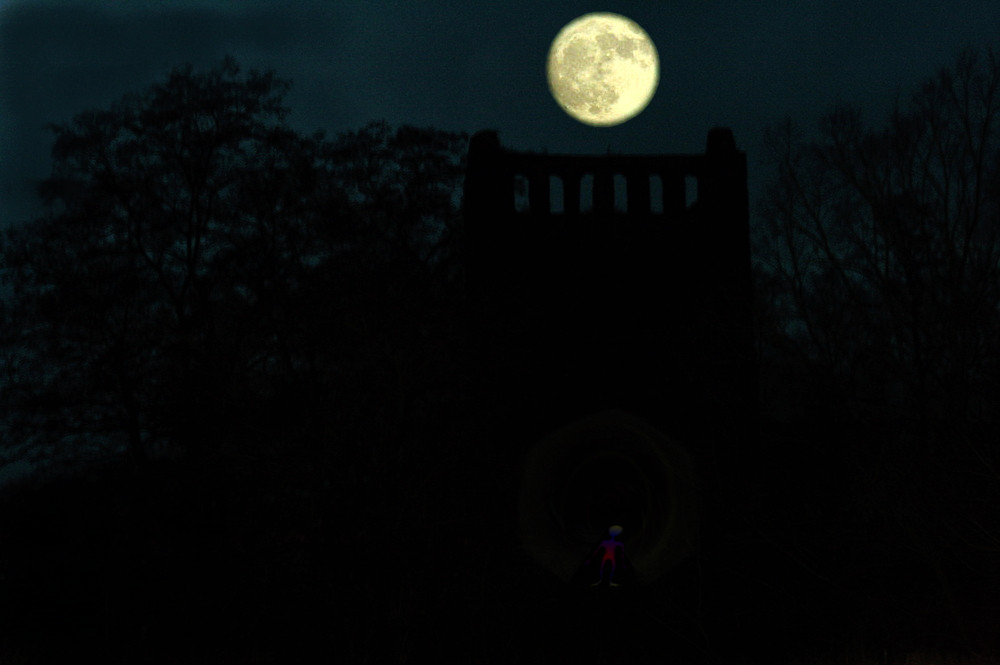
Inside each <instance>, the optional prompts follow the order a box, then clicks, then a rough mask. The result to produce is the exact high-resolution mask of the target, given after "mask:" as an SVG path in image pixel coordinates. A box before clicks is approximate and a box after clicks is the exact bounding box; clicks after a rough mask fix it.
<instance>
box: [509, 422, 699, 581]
mask: <svg viewBox="0 0 1000 665" xmlns="http://www.w3.org/2000/svg"><path fill="white" fill-rule="evenodd" d="M595 460H618V466H617V467H616V468H617V469H619V470H627V469H634V470H635V471H636V473H633V474H631V475H628V474H624V473H620V474H618V475H619V477H618V478H616V479H609V480H608V482H609V483H611V485H612V488H611V489H612V490H616V489H618V488H619V487H621V488H622V489H623V490H624V491H625V493H626V495H627V496H628V497H631V500H635V499H636V497H638V501H637V503H639V504H642V505H641V506H637V507H635V510H637V511H638V512H639V514H641V515H642V518H641V520H640V522H641V523H637V524H632V525H631V528H630V525H629V524H624V528H625V530H624V532H623V534H622V538H623V542H625V543H626V550H625V552H626V557H627V558H628V559H629V560H630V561H631V563H632V566H633V567H634V569H635V572H636V583H639V584H648V583H651V582H653V581H655V580H656V579H658V578H659V577H661V576H662V575H663V574H664V573H666V572H667V571H668V570H670V568H672V567H673V566H674V565H675V564H677V563H678V562H680V561H681V560H683V559H685V558H687V557H688V556H690V555H692V554H693V553H694V552H695V551H696V550H697V542H698V528H697V522H698V519H697V513H698V500H697V478H696V475H695V471H694V468H693V464H692V462H691V460H690V457H689V456H688V454H687V453H686V452H685V451H684V450H683V448H681V446H680V445H678V444H677V443H675V442H673V441H671V440H670V439H669V438H668V437H666V436H665V435H664V434H663V433H662V432H660V431H659V430H658V429H656V428H655V427H653V426H651V425H650V424H649V423H647V422H645V421H643V420H641V419H639V418H636V417H634V416H632V415H630V414H627V413H625V412H623V411H619V410H611V411H604V412H601V413H598V414H595V415H593V416H590V417H588V418H585V419H583V420H580V421H578V422H575V423H572V424H570V425H568V426H566V427H564V428H562V429H559V430H558V431H556V432H553V433H552V434H550V435H549V436H547V437H545V438H544V439H543V440H541V441H540V442H539V443H538V444H537V445H536V446H535V447H534V448H533V449H532V450H531V451H530V452H529V454H528V456H527V457H526V459H525V464H524V469H523V473H522V482H521V488H520V493H519V496H518V518H519V532H520V537H521V544H522V546H523V547H524V549H525V551H526V552H527V553H528V555H529V556H530V557H531V558H532V559H533V560H534V561H535V562H536V563H538V564H539V565H540V566H541V567H542V568H543V569H545V570H547V571H548V572H550V573H551V574H553V575H555V576H556V577H558V578H559V579H560V580H562V581H564V582H566V583H570V582H572V580H573V579H574V576H575V575H577V573H578V572H579V571H580V569H581V564H582V562H583V561H584V560H585V559H586V557H587V556H588V554H589V553H590V551H591V550H592V549H593V547H594V545H595V543H596V542H597V541H599V540H600V539H601V538H603V537H604V535H605V534H606V533H607V529H608V527H609V526H610V525H611V524H612V523H616V524H618V523H621V522H617V521H616V522H608V523H607V524H603V523H602V522H601V521H600V520H599V519H598V520H593V519H592V516H591V515H589V514H586V513H587V511H588V510H590V509H591V508H593V506H592V505H591V506H588V505H587V503H586V501H588V500H589V499H588V498H586V497H584V495H583V494H580V496H579V497H576V496H574V495H572V493H573V492H577V493H580V492H585V491H586V490H585V489H580V490H577V489H575V487H574V486H573V485H567V482H566V481H567V479H568V478H578V479H582V480H584V481H585V480H586V475H582V476H581V474H587V473H592V472H593V471H592V470H587V469H582V468H581V467H585V466H587V465H588V464H593V463H594V461H595ZM604 468H607V467H604ZM627 475H628V477H625V476H627ZM630 480H632V481H638V482H635V483H630V482H629V481H630ZM576 482H578V481H577V480H574V483H576ZM616 483H617V485H616ZM585 484H586V483H584V485H585ZM637 488H638V491H637ZM594 491H595V492H598V493H599V492H600V491H602V490H601V488H600V487H596V488H594ZM566 493H570V494H571V495H570V496H567V495H566ZM553 496H557V497H558V498H559V500H558V501H556V502H553ZM578 498H579V499H580V501H579V503H578V504H576V505H579V506H581V507H580V508H579V509H577V508H575V507H574V501H575V500H577V499H578ZM598 498H600V495H599V494H598ZM599 507H600V506H598V508H599ZM626 508H627V509H631V507H629V506H627V507H626ZM606 517H608V518H609V519H610V514H608V515H607V516H606Z"/></svg>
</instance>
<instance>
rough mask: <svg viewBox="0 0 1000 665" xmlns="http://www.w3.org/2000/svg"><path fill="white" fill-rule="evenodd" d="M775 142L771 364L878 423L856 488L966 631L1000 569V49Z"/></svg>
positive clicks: (775, 134)
mask: <svg viewBox="0 0 1000 665" xmlns="http://www.w3.org/2000/svg"><path fill="white" fill-rule="evenodd" d="M768 144H769V148H770V158H771V160H772V161H773V163H774V164H775V166H776V171H777V174H776V177H775V178H774V180H773V181H772V183H771V186H770V187H769V189H768V191H767V194H766V197H765V199H764V201H763V203H762V205H761V208H760V215H759V218H760V220H761V223H762V225H761V229H760V233H759V234H758V237H757V238H756V256H757V266H756V269H757V271H758V275H759V281H758V286H759V287H763V290H762V291H761V293H759V294H758V299H759V309H760V313H761V315H760V317H759V318H760V321H759V325H764V324H766V326H767V328H768V329H767V330H766V335H764V336H763V339H766V340H767V346H768V348H767V349H766V353H764V354H763V357H764V358H765V359H767V361H768V362H767V364H766V365H765V374H770V375H771V376H772V385H774V384H779V385H780V384H781V383H784V384H785V390H784V393H783V395H782V397H781V398H780V399H789V396H790V395H797V396H798V400H799V404H798V412H799V414H800V415H802V414H805V415H809V414H813V415H815V414H820V415H822V416H823V417H825V418H827V419H831V420H832V419H837V420H840V421H853V422H856V423H857V422H860V423H863V427H861V428H860V429H858V428H855V430H854V431H855V432H864V434H863V435H862V436H863V437H864V440H863V441H856V442H854V443H855V444H856V445H854V446H853V447H852V448H851V450H850V451H841V452H840V453H839V454H841V455H842V456H846V458H847V459H848V464H849V465H853V466H854V468H855V469H856V470H857V473H856V477H855V478H854V479H853V481H852V482H853V483H854V486H853V487H852V488H851V490H850V493H849V494H850V496H849V497H848V501H854V502H856V505H855V507H856V509H857V511H858V514H860V515H864V514H867V515H870V516H872V517H871V521H870V523H868V524H869V527H870V530H869V531H868V532H867V534H868V535H867V539H868V540H869V541H872V542H873V541H880V542H882V543H883V544H885V546H886V548H887V550H888V551H891V553H892V555H893V556H896V557H898V556H900V554H901V551H900V547H901V546H902V547H904V548H905V549H906V551H908V552H910V553H911V554H912V556H913V557H915V558H916V559H917V560H919V562H920V564H919V565H920V566H922V567H923V569H924V570H926V571H928V575H929V577H930V579H931V580H932V583H933V584H934V585H935V588H936V589H937V592H938V596H937V601H936V602H937V604H938V605H939V606H941V607H945V608H947V609H948V610H949V611H950V615H951V617H952V619H953V620H954V624H953V625H954V626H955V627H957V628H958V629H959V630H960V631H964V630H965V628H966V625H967V622H966V617H967V614H966V612H965V610H963V609H962V607H963V602H961V601H960V599H959V596H960V595H961V594H962V593H966V594H969V593H971V592H968V591H967V589H966V591H962V587H963V583H962V582H961V581H960V580H961V578H962V577H963V575H965V576H967V575H968V572H969V571H973V574H974V575H978V576H979V578H980V579H983V580H987V579H988V580H989V583H990V584H993V585H995V584H997V583H998V582H1000V580H997V579H996V575H995V572H991V570H992V568H991V567H990V565H989V563H988V561H989V560H990V559H991V557H993V556H995V552H996V551H997V546H998V542H997V539H996V537H995V535H991V534H995V528H996V525H997V523H998V521H1000V516H998V515H997V514H996V511H995V510H987V509H986V506H995V505H997V501H998V500H1000V497H998V493H997V487H998V486H1000V483H998V482H997V481H998V479H1000V466H998V462H1000V455H998V453H1000V450H998V448H997V446H996V440H997V439H996V435H997V427H998V425H1000V410H998V408H997V407H998V405H1000V334H998V332H1000V185H998V183H1000V53H998V52H997V51H996V50H994V49H987V50H985V51H983V50H979V51H977V50H973V49H969V50H965V51H963V52H962V53H961V54H960V55H959V57H958V58H957V60H956V61H955V63H954V64H953V65H952V66H951V67H947V68H944V69H942V70H941V71H940V72H939V73H938V74H937V75H936V76H935V77H933V78H932V79H930V80H928V81H927V82H926V83H925V84H924V85H923V86H922V87H921V88H920V89H919V90H918V91H917V92H916V93H915V94H913V95H912V97H910V98H909V99H908V100H906V101H900V100H897V102H896V104H895V105H894V108H893V110H892V112H891V113H890V115H889V117H888V118H887V121H886V123H885V125H884V127H882V128H881V129H876V128H872V127H869V126H868V125H866V124H865V121H864V119H863V117H862V114H861V112H860V111H859V110H857V109H851V108H838V109H836V110H834V111H833V112H831V113H829V114H828V115H827V116H826V117H825V118H824V119H823V120H822V122H821V124H820V136H819V138H818V139H817V140H813V141H806V140H804V139H803V137H802V136H801V134H800V133H799V130H798V129H797V128H796V127H795V126H794V125H793V124H792V123H791V122H790V121H786V122H785V123H783V124H781V125H779V126H778V127H776V128H774V129H772V130H771V131H770V133H769V136H768ZM776 376H777V377H778V378H773V377H776ZM823 422H829V420H826V421H823ZM841 443H844V442H842V441H838V444H841ZM872 506H877V507H876V508H874V509H872V508H871V507H872ZM866 519H867V518H866ZM887 524H891V525H892V526H891V528H890V527H887V526H886V525H887ZM889 534H891V535H889ZM955 561H961V565H959V566H956V565H955V564H954V562H955ZM956 571H959V572H958V573H956ZM962 571H964V572H962ZM966 587H967V585H966ZM967 597H968V596H967ZM928 611H930V610H928ZM965 637H966V642H967V643H968V635H967V634H966V636H965Z"/></svg>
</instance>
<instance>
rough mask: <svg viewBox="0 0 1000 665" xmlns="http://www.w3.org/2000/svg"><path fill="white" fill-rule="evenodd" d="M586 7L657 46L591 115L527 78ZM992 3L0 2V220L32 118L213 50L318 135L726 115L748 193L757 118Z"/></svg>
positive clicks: (869, 106) (533, 144)
mask: <svg viewBox="0 0 1000 665" xmlns="http://www.w3.org/2000/svg"><path fill="white" fill-rule="evenodd" d="M591 11H611V12H616V13H619V14H624V15H626V16H628V17H630V18H632V19H634V20H635V21H637V22H638V23H639V24H640V25H641V26H642V27H643V28H644V29H645V30H646V31H647V32H648V33H649V34H650V36H651V37H652V39H653V40H654V42H655V44H656V48H657V50H658V51H659V55H660V62H661V73H660V85H659V89H658V91H657V93H656V95H655V97H654V98H653V100H652V102H651V103H650V105H649V107H648V108H647V109H646V110H645V112H643V113H642V114H640V115H639V116H638V117H636V118H634V119H632V120H630V121H628V122H626V123H624V124H623V125H619V126H616V127H610V128H594V127H589V126H586V125H583V124H580V123H579V122H577V121H575V120H573V119H572V118H570V117H569V116H567V115H566V114H565V113H563V112H562V111H561V110H560V109H559V108H558V106H557V105H556V104H555V102H554V101H553V100H552V98H551V96H550V94H549V91H548V88H547V84H546V80H545V58H546V54H547V51H548V48H549V45H550V43H551V41H552V39H553V37H554V36H555V35H556V33H557V32H558V31H559V29H560V28H562V26H564V25H565V24H566V23H567V22H569V21H570V20H572V19H573V18H576V17H577V16H580V15H582V14H585V13H587V12H591ZM998 15H1000V2H997V1H995V0H992V1H991V0H978V1H963V2H960V1H953V2H926V1H914V0H907V1H906V2H902V1H897V0H883V1H880V2H870V0H838V1H836V2H833V1H813V0H796V1H795V2H746V1H735V0H729V1H721V0H717V1H707V0H686V1H684V0H642V1H634V2H607V3H604V4H599V5H595V4H593V3H585V2H573V1H569V0H567V1H560V0H546V2H537V1H536V0H509V1H508V2H502V3H500V2H493V1H480V0H425V1H422V2H412V1H411V0H379V1H378V2H375V1H372V0H337V1H336V2H329V1H321V0H298V1H296V2H290V3H289V2H281V3H278V2H265V1H263V0H257V1H253V0H177V1H171V2H152V1H148V0H146V1H144V0H129V1H128V2H121V1H114V0H63V1H54V2H44V1H40V0H4V1H3V2H2V7H0V205H2V207H0V224H2V225H4V226H6V225H7V224H9V223H11V222H12V221H13V222H16V221H22V220H24V219H27V218H30V217H31V216H32V215H33V214H35V213H37V208H36V207H35V205H36V204H35V203H34V197H33V189H34V184H33V183H35V182H37V181H38V180H40V179H42V178H44V177H45V176H46V175H47V174H48V170H49V146H50V144H51V138H52V135H51V134H50V133H48V132H46V131H45V130H44V125H45V123H47V122H65V121H68V120H70V119H71V118H72V117H73V116H74V115H75V114H76V113H78V112H80V111H82V110H84V109H87V108H106V107H107V106H108V105H110V104H111V103H112V102H113V101H115V100H117V99H118V98H119V97H120V96H121V95H122V94H124V93H126V92H132V91H140V90H144V89H145V88H147V87H149V86H150V85H152V84H153V83H155V82H157V81H159V80H162V79H163V77H165V75H166V74H167V72H168V71H169V70H170V69H172V68H173V67H175V66H178V65H181V64H184V63H191V64H193V65H194V66H195V67H196V68H199V69H201V70H205V69H208V68H210V67H212V66H214V65H217V64H218V63H219V62H220V61H221V59H222V58H223V57H224V56H225V55H226V54H231V55H233V56H235V57H236V58H237V59H238V61H239V62H240V64H241V65H242V67H243V69H244V70H248V69H252V68H253V69H260V70H268V69H273V70H275V71H276V72H277V73H278V75H279V76H282V77H284V78H290V79H291V80H292V82H293V86H294V87H293V89H292V91H291V92H290V94H289V95H288V97H287V99H286V101H287V103H288V105H289V106H290V108H291V110H292V115H291V118H290V120H291V122H292V124H293V125H294V126H295V127H296V128H298V129H300V130H303V131H307V132H311V131H313V130H316V129H322V130H325V131H326V132H327V133H329V134H336V133H338V132H341V131H345V130H353V129H357V128H359V127H361V126H363V125H364V124H365V123H367V122H369V121H371V120H376V119H385V120H387V121H389V122H390V123H392V124H394V125H398V124H413V125H418V126H432V127H436V128H440V129H445V130H461V131H467V132H470V133H472V132H475V131H477V130H480V129H486V128H492V129H497V130H499V132H500V138H501V140H502V141H503V142H504V143H505V144H506V145H507V146H509V147H511V148H514V149H519V150H548V151H549V152H553V153H558V152H579V153H604V152H606V151H607V150H609V149H610V150H612V151H615V152H623V153H657V152H677V153H692V152H701V151H702V150H704V142H705V136H706V132H707V130H708V129H709V128H710V127H713V126H717V125H727V126H730V127H732V129H733V131H734V133H735V136H736V140H737V143H738V146H739V147H740V148H741V149H743V150H745V151H747V153H748V157H749V166H750V190H751V197H752V198H753V197H754V194H755V192H756V191H758V190H759V187H760V186H761V183H762V182H763V180H764V179H766V177H767V173H766V172H762V171H761V167H762V165H761V163H760V154H761V150H760V148H761V139H762V135H763V130H764V128H766V127H767V126H769V125H772V124H773V123H775V122H777V121H780V120H781V119H782V118H784V117H785V116H792V117H793V118H795V119H796V120H797V121H798V122H800V123H801V124H802V125H803V126H804V127H806V128H812V127H814V126H815V124H816V121H817V120H818V119H819V117H820V116H821V115H822V113H823V112H824V111H825V110H826V109H828V108H829V107H830V105H832V104H835V103H838V102H846V103H852V104H859V105H862V106H863V107H864V108H865V110H866V112H867V113H868V114H869V119H871V120H878V118H879V117H880V116H881V115H882V114H884V112H885V110H886V108H887V107H888V105H889V104H891V101H892V99H893V98H894V96H895V95H896V94H897V93H902V94H904V95H905V94H908V93H909V92H910V91H912V90H913V89H914V87H915V86H916V85H918V84H919V83H920V82H921V81H923V80H924V79H926V78H928V77H929V76H931V75H932V74H933V73H934V72H935V71H936V70H937V69H938V68H940V67H942V66H945V65H949V64H951V62H952V61H953V59H954V57H955V55H956V54H957V52H958V50H959V49H960V48H961V47H962V46H964V45H983V44H985V43H987V41H988V40H989V39H990V38H992V37H995V27H996V25H997V23H996V17H997V16H998Z"/></svg>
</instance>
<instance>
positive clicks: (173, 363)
mask: <svg viewBox="0 0 1000 665" xmlns="http://www.w3.org/2000/svg"><path fill="white" fill-rule="evenodd" d="M288 88H289V84H288V82H286V81H283V80H281V79H279V78H278V77H276V76H275V75H274V74H273V73H259V72H250V73H249V74H248V75H241V73H240V69H239V66H238V65H237V63H236V62H235V61H234V60H233V59H231V58H227V59H226V60H225V61H223V62H222V63H221V64H220V65H219V66H218V67H216V68H215V69H213V70H211V71H209V72H206V73H196V72H194V71H193V70H192V68H191V67H190V66H187V67H182V68H179V69H176V70H174V71H173V72H172V73H170V75H169V76H168V77H167V79H166V80H165V81H164V82H162V83H159V84H157V85H154V86H153V87H151V88H150V89H148V90H146V91H145V92H143V93H141V94H130V95H126V96H124V97H123V98H122V99H121V100H120V101H119V102H117V103H116V104H114V105H113V106H112V107H111V108H110V109H108V110H98V111H89V112H85V113H81V114H79V115H78V116H76V117H75V118H74V120H73V122H72V123H70V124H68V125H60V126H52V127H51V128H52V130H53V131H54V132H55V134H56V140H55V142H54V145H53V150H52V157H53V170H52V175H51V176H50V177H49V178H48V179H47V180H45V181H44V183H43V184H42V185H41V187H40V194H41V196H42V197H43V198H44V200H45V202H46V204H47V206H48V213H47V214H46V215H45V216H44V217H43V218H41V219H37V220H34V221H32V222H30V223H27V224H24V225H22V226H21V227H20V228H17V229H15V230H13V231H11V232H10V233H9V234H8V235H7V236H6V238H5V239H4V245H3V256H4V273H3V276H4V278H5V281H6V282H7V283H8V284H9V286H10V288H11V290H12V292H13V296H12V298H11V299H10V302H9V303H7V306H6V307H5V317H6V321H5V325H4V328H3V335H4V338H3V340H2V341H3V347H4V349H5V351H6V356H5V360H6V362H5V363H4V371H5V373H6V378H7V383H6V386H5V387H4V394H5V398H6V399H5V404H6V407H7V413H6V416H7V417H6V421H7V423H8V424H7V427H8V429H9V438H8V440H9V441H12V442H19V444H21V448H20V449H21V450H22V451H28V453H29V454H30V455H32V456H33V457H34V458H37V459H42V458H48V459H51V458H54V457H56V456H60V455H63V456H65V455H68V456H70V457H79V456H80V455H81V454H84V452H85V450H86V448H87V447H90V448H93V450H94V451H95V454H108V453H109V452H113V451H116V450H119V449H122V448H124V449H127V451H128V454H129V456H130V457H131V459H132V460H133V461H134V462H135V463H137V464H141V463H143V462H144V461H145V460H146V459H147V458H148V456H149V455H150V453H151V450H152V449H153V448H156V447H158V446H161V444H163V445H168V446H169V447H172V448H174V449H176V448H178V447H180V448H182V449H183V451H184V452H185V453H186V454H198V455H202V456H205V455H209V456H210V455H212V454H215V453H217V452H220V451H221V450H223V449H225V448H226V446H232V445H244V444H246V442H247V441H248V440H249V439H248V438H247V437H250V438H251V439H252V438H254V437H256V438H257V439H260V438H263V436H264V435H263V433H262V432H261V431H259V429H258V428H259V426H260V425H261V416H260V414H262V413H269V412H270V413H275V412H280V411H281V409H279V408H278V406H281V407H282V408H285V407H287V408H289V409H295V410H297V411H298V412H304V411H308V406H309V404H310V403H312V402H311V400H316V399H322V398H323V396H322V395H319V394H317V391H323V390H325V391H326V393H325V394H326V397H330V396H331V395H333V394H337V395H345V394H352V393H353V394H354V395H355V397H353V398H352V399H353V400H354V401H357V399H359V398H358V397H357V395H358V394H359V393H358V392H357V391H356V390H355V388H356V386H353V387H352V386H351V385H350V383H351V381H352V380H357V379H358V378H359V377H363V376H365V375H377V374H378V371H376V369H375V367H374V366H376V365H379V366H384V365H386V364H387V361H386V360H385V359H384V358H382V357H381V356H380V355H379V354H377V353H372V354H369V355H367V356H366V355H365V353H364V352H363V350H362V351H361V352H359V348H360V347H361V346H364V345H366V344H368V341H369V340H371V339H373V338H378V337H379V336H380V335H381V337H383V338H384V337H385V336H386V335H388V334H389V332H388V331H392V334H393V335H397V336H402V335H404V334H405V332H406V331H410V330H411V329H412V326H411V327H403V326H399V325H398V322H397V324H394V323H393V322H392V321H390V320H388V319H387V318H385V317H383V318H382V319H378V318H377V317H373V316H372V312H374V311H375V310H376V309H378V308H382V310H383V311H385V310H387V309H388V308H390V307H391V303H390V302H388V301H386V298H385V296H386V295H387V293H388V292H390V291H392V290H393V289H396V290H399V289H405V288H409V289H410V290H411V292H410V293H409V294H408V295H407V296H406V297H405V298H404V297H401V299H403V300H406V302H407V303H408V309H406V310H405V311H406V312H412V311H413V310H414V309H419V308H420V307H421V305H422V304H426V303H427V302H429V300H428V299H429V298H430V296H428V295H427V292H429V291H430V290H429V289H427V290H424V291H421V288H422V287H421V286H420V285H421V284H426V283H428V282H429V281H431V282H434V283H439V281H440V280H438V281H434V280H433V279H431V277H430V275H431V274H438V273H440V274H444V272H445V271H444V269H439V270H437V272H435V270H434V269H432V266H447V267H448V270H451V266H452V265H453V263H454V261H453V260H451V259H449V254H448V251H447V250H446V249H444V247H445V246H446V244H447V243H446V242H445V240H446V239H447V237H448V234H449V233H450V232H452V230H453V229H454V224H453V222H454V219H455V218H456V216H457V210H458V202H457V201H456V200H454V199H453V198H452V193H453V192H455V191H457V188H458V178H459V177H460V174H461V169H462V164H461V160H462V153H463V152H464V150H463V149H464V144H463V140H464V138H463V135H461V134H452V133H447V132H440V131H437V130H431V129H426V130H421V129H417V128H412V127H401V128H399V129H398V130H396V131H395V132H394V131H392V130H391V129H390V128H389V127H388V125H386V124H385V123H373V124H371V125H369V126H368V127H366V128H364V129H362V130H361V131H359V132H350V133H345V134H343V135H342V136H340V137H339V138H337V139H333V140H331V139H327V138H325V137H324V136H323V135H322V134H319V133H317V134H315V135H312V136H303V135H300V134H298V133H297V132H295V131H294V130H292V129H291V128H290V127H289V126H288V125H287V123H286V121H285V118H286V116H287V113H288V110H287V108H285V107H284V106H283V101H282V100H283V95H284V94H285V92H286V91H287V90H288ZM452 244H454V243H452ZM390 268H391V269H390ZM451 272H452V273H453V272H454V271H453V270H452V271H451ZM449 274H451V273H449ZM418 276H419V279H418ZM375 278H377V279H378V280H379V282H378V283H375V282H374V281H373V279H375ZM421 280H423V281H421ZM440 290H441V289H440V288H438V291H440ZM415 293H418V294H419V297H415V295H414V294H415ZM352 303H353V304H352ZM362 310H363V311H362ZM402 316H405V313H404V314H403V315H402ZM359 322H363V323H359ZM373 325H374V326H378V327H379V331H378V333H379V334H375V331H373V330H372V326H373ZM352 329H353V332H352ZM404 329H405V330H404ZM425 334H429V333H427V332H426V331H425ZM395 342H396V340H395V339H393V341H392V342H391V343H390V342H387V341H386V340H385V339H382V340H381V342H380V344H382V346H384V347H386V346H387V347H389V348H394V349H395V348H398V346H399V345H397V344H396V343H395ZM369 346H370V344H369ZM401 353H405V350H403V351H401ZM366 363H367V365H366ZM345 364H346V365H353V369H351V368H350V367H345ZM333 384H336V387H331V386H332V385H333ZM342 406H343V407H344V409H343V410H345V411H349V410H350V408H351V406H350V404H349V403H344V404H343V405H342ZM282 415H283V417H284V421H283V422H282V424H281V425H278V424H274V425H272V426H271V429H272V433H273V429H275V428H283V427H284V428H286V431H285V433H284V435H283V436H284V437H286V438H290V437H292V436H294V435H293V433H292V431H291V430H292V429H296V428H297V429H301V428H302V427H307V426H309V425H308V424H306V423H304V422H303V421H302V420H301V419H296V417H295V416H293V415H292V414H290V413H284V412H283V413H282ZM255 417H256V420H255ZM278 420H281V418H278ZM292 425H294V427H291V426H292Z"/></svg>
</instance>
